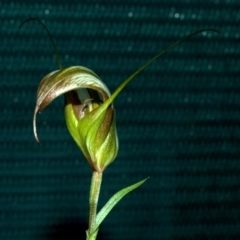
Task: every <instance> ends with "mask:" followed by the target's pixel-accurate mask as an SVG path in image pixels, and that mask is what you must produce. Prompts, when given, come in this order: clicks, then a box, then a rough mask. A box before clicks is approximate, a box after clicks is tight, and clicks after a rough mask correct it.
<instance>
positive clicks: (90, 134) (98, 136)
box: [33, 66, 118, 172]
mask: <svg viewBox="0 0 240 240" xmlns="http://www.w3.org/2000/svg"><path fill="white" fill-rule="evenodd" d="M62 94H64V96H65V107H64V112H65V119H66V123H67V127H68V130H69V132H70V134H71V136H72V137H73V139H74V141H75V142H76V144H77V145H78V147H79V148H80V149H81V151H82V152H83V154H84V156H85V157H86V159H87V161H88V162H89V164H90V166H91V168H92V169H93V170H94V171H97V172H102V171H103V170H104V169H105V168H106V167H107V166H108V165H109V164H110V163H111V162H112V161H113V160H114V159H115V157H116V156H117V153H118V136H117V130H116V121H115V109H114V107H113V104H112V103H111V104H109V105H107V107H105V106H103V107H101V106H102V105H103V103H104V102H106V101H107V100H108V99H109V97H110V92H109V90H108V88H107V86H106V85H105V84H104V83H103V82H102V81H101V79H100V78H99V77H98V76H97V75H96V74H95V73H94V72H93V71H91V70H90V69H88V68H85V67H81V66H73V67H69V68H66V69H63V70H59V71H54V72H51V73H50V74H48V75H47V76H46V77H44V78H43V80H42V81H41V82H40V84H39V87H38V91H37V103H36V107H35V111H34V118H33V128H34V135H35V138H36V139H37V141H39V140H38V136H37V129H36V114H37V113H38V112H40V111H42V110H43V109H44V108H45V107H47V106H48V105H49V104H50V103H51V102H52V101H53V100H54V99H55V98H57V97H58V96H60V95H62Z"/></svg>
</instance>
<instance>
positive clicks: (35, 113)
mask: <svg viewBox="0 0 240 240" xmlns="http://www.w3.org/2000/svg"><path fill="white" fill-rule="evenodd" d="M37 113H38V110H37V107H36V108H35V111H34V115H33V133H34V137H35V139H36V141H37V142H38V143H40V141H39V138H38V135H37V126H36V116H37Z"/></svg>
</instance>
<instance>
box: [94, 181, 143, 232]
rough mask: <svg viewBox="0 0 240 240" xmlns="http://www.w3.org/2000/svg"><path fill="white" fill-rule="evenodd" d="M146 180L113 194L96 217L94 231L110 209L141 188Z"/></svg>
mask: <svg viewBox="0 0 240 240" xmlns="http://www.w3.org/2000/svg"><path fill="white" fill-rule="evenodd" d="M147 179H148V178H146V179H144V180H142V181H140V182H137V183H135V184H133V185H131V186H129V187H126V188H123V189H122V190H120V191H119V192H117V193H115V194H114V195H113V196H112V197H111V198H110V199H109V200H108V202H107V203H106V204H105V205H104V207H103V208H102V209H101V210H100V211H99V213H98V214H97V217H96V225H95V229H97V228H99V226H100V224H101V223H102V221H103V220H104V218H105V217H106V216H107V215H108V213H109V212H110V211H111V210H112V208H113V207H114V206H115V205H116V204H117V203H118V202H119V201H120V200H121V199H122V198H123V197H124V196H125V195H126V194H128V193H129V192H131V191H132V190H134V189H136V188H138V187H139V186H141V185H142V184H143V183H144V182H145V181H146V180H147Z"/></svg>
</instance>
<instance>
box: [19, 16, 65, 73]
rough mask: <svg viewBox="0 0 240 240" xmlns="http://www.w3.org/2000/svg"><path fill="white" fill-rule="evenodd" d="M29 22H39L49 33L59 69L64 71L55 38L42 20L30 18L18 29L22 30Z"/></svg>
mask: <svg viewBox="0 0 240 240" xmlns="http://www.w3.org/2000/svg"><path fill="white" fill-rule="evenodd" d="M29 21H37V22H38V23H39V24H41V25H42V26H43V27H44V29H45V30H46V31H47V34H48V36H49V39H50V41H51V43H52V46H53V50H54V55H55V57H56V59H57V63H58V67H59V68H60V69H63V66H62V62H61V59H60V55H59V53H58V49H57V45H56V44H55V42H54V39H53V36H52V34H51V33H50V31H49V30H48V28H47V27H46V26H45V24H44V23H43V22H42V21H41V20H39V19H38V18H28V19H26V20H25V21H23V22H22V23H21V24H20V25H19V27H18V29H20V28H21V27H22V26H23V24H25V23H26V22H29Z"/></svg>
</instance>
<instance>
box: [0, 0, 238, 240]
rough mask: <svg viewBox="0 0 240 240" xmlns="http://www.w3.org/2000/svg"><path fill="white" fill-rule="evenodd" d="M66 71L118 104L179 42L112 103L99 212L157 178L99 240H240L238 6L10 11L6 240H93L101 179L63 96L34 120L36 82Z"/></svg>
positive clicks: (156, 3)
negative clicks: (88, 233)
mask: <svg viewBox="0 0 240 240" xmlns="http://www.w3.org/2000/svg"><path fill="white" fill-rule="evenodd" d="M29 17H36V18H39V19H41V20H42V21H43V22H44V23H45V24H46V25H47V27H48V28H49V30H50V31H51V33H52V35H53V36H54V39H55V41H56V44H57V46H58V48H59V52H60V54H61V58H62V61H63V64H64V66H71V65H82V66H86V67H88V68H90V69H92V70H93V71H95V72H96V73H97V74H98V75H99V76H100V77H101V78H102V79H103V81H104V82H105V83H106V84H107V85H108V87H109V89H110V90H111V91H114V89H116V87H117V86H118V85H119V84H120V83H121V82H122V81H123V80H124V79H126V78H127V77H128V76H129V75H130V74H131V73H133V72H134V71H135V70H136V69H137V68H138V67H140V66H141V65H142V64H144V63H145V62H146V61H147V60H149V59H150V58H151V57H153V56H154V55H155V54H156V53H157V52H159V51H160V50H161V49H163V48H165V47H167V46H168V45H170V44H171V43H173V42H175V41H176V40H178V39H179V38H181V37H183V36H186V35H188V34H190V33H192V32H194V31H197V30H200V29H203V28H214V29H217V30H219V31H220V34H219V35H217V34H214V33H211V32H209V33H207V34H206V33H203V34H199V35H198V36H195V37H193V38H192V39H190V40H188V41H186V42H185V43H183V44H181V45H179V46H177V47H176V48H175V49H173V50H171V51H170V52H168V53H167V54H166V55H164V57H162V58H161V59H159V60H158V61H156V62H155V63H154V64H152V65H151V66H150V67H149V68H148V69H146V70H145V71H144V72H143V73H141V75H139V76H138V77H137V78H136V79H134V81H133V82H131V84H129V85H128V86H127V88H126V89H125V90H124V91H123V92H122V93H121V94H120V95H119V97H118V98H117V99H116V101H115V107H116V111H117V127H118V133H119V141H120V151H119V154H118V157H117V159H116V160H115V162H114V163H113V164H112V165H111V166H110V167H109V168H108V169H107V170H106V171H105V172H104V179H103V185H102V191H101V196H100V206H102V205H103V204H104V203H105V202H106V201H107V200H108V199H109V198H110V196H111V195H112V194H113V193H115V192H116V191H117V190H119V189H121V188H123V187H125V186H128V185H130V184H132V183H134V182H137V181H139V180H141V179H143V178H145V177H147V176H150V177H151V178H150V179H149V180H148V182H147V183H146V184H144V185H143V186H142V187H141V188H139V189H137V190H136V191H134V192H133V193H131V195H128V196H126V198H125V199H124V200H122V201H121V202H120V203H119V204H118V205H117V206H116V208H115V209H114V210H113V212H111V213H110V215H109V216H108V217H107V219H106V220H105V221H104V222H103V224H102V226H101V230H100V234H99V240H100V239H104V240H123V239H126V240H130V239H161V240H164V239H240V164H239V154H240V149H239V145H240V124H239V123H240V81H239V80H240V79H239V72H240V71H239V68H240V60H239V54H240V44H239V43H240V28H239V26H240V24H239V20H240V2H239V1H238V0H226V1H221V0H214V1H213V0H208V1H200V0H199V1H197V0H195V1H191V0H184V1H179V0H174V1H171V0H170V1H169V0H163V1H160V0H148V1H146V0H138V1H137V0H136V1H135V0H132V1H128V0H116V1H71V3H68V2H67V1H30V0H29V1H1V3H0V21H1V24H0V29H1V30H0V73H1V74H0V76H1V79H0V96H1V98H0V108H1V114H0V131H1V134H0V151H1V155H0V239H1V240H30V239H31V240H33V239H34V240H55V239H58V240H63V239H64V240H75V239H85V230H86V229H87V218H88V191H89V184H90V178H91V170H90V168H89V166H88V164H87V162H86V160H85V159H84V158H83V156H82V154H81V152H80V151H79V150H78V148H77V146H76V145H75V143H74V142H73V140H72V139H71V137H70V136H69V134H68V131H67V129H66V126H65V120H64V117H63V97H60V98H59V99H57V100H56V101H54V102H53V103H52V104H51V105H50V106H49V107H48V108H47V109H45V110H44V111H43V112H42V113H41V114H40V115H38V119H37V120H38V121H37V122H38V124H37V125H38V133H39V137H40V140H41V145H39V144H37V143H36V141H35V140H34V137H33V131H32V116H33V110H34V107H35V100H36V99H35V98H36V89H37V86H38V84H39V82H40V80H41V79H42V78H43V77H44V76H45V75H46V74H48V73H49V72H51V71H53V70H56V69H57V68H58V67H57V63H56V60H55V58H54V56H53V50H52V47H51V43H50V41H49V38H48V36H47V34H46V32H45V31H44V29H43V28H42V27H41V26H40V25H39V24H38V23H36V22H29V23H27V24H26V25H24V26H23V27H22V29H21V30H18V26H19V25H20V23H21V22H22V21H23V20H25V19H27V18H29Z"/></svg>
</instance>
